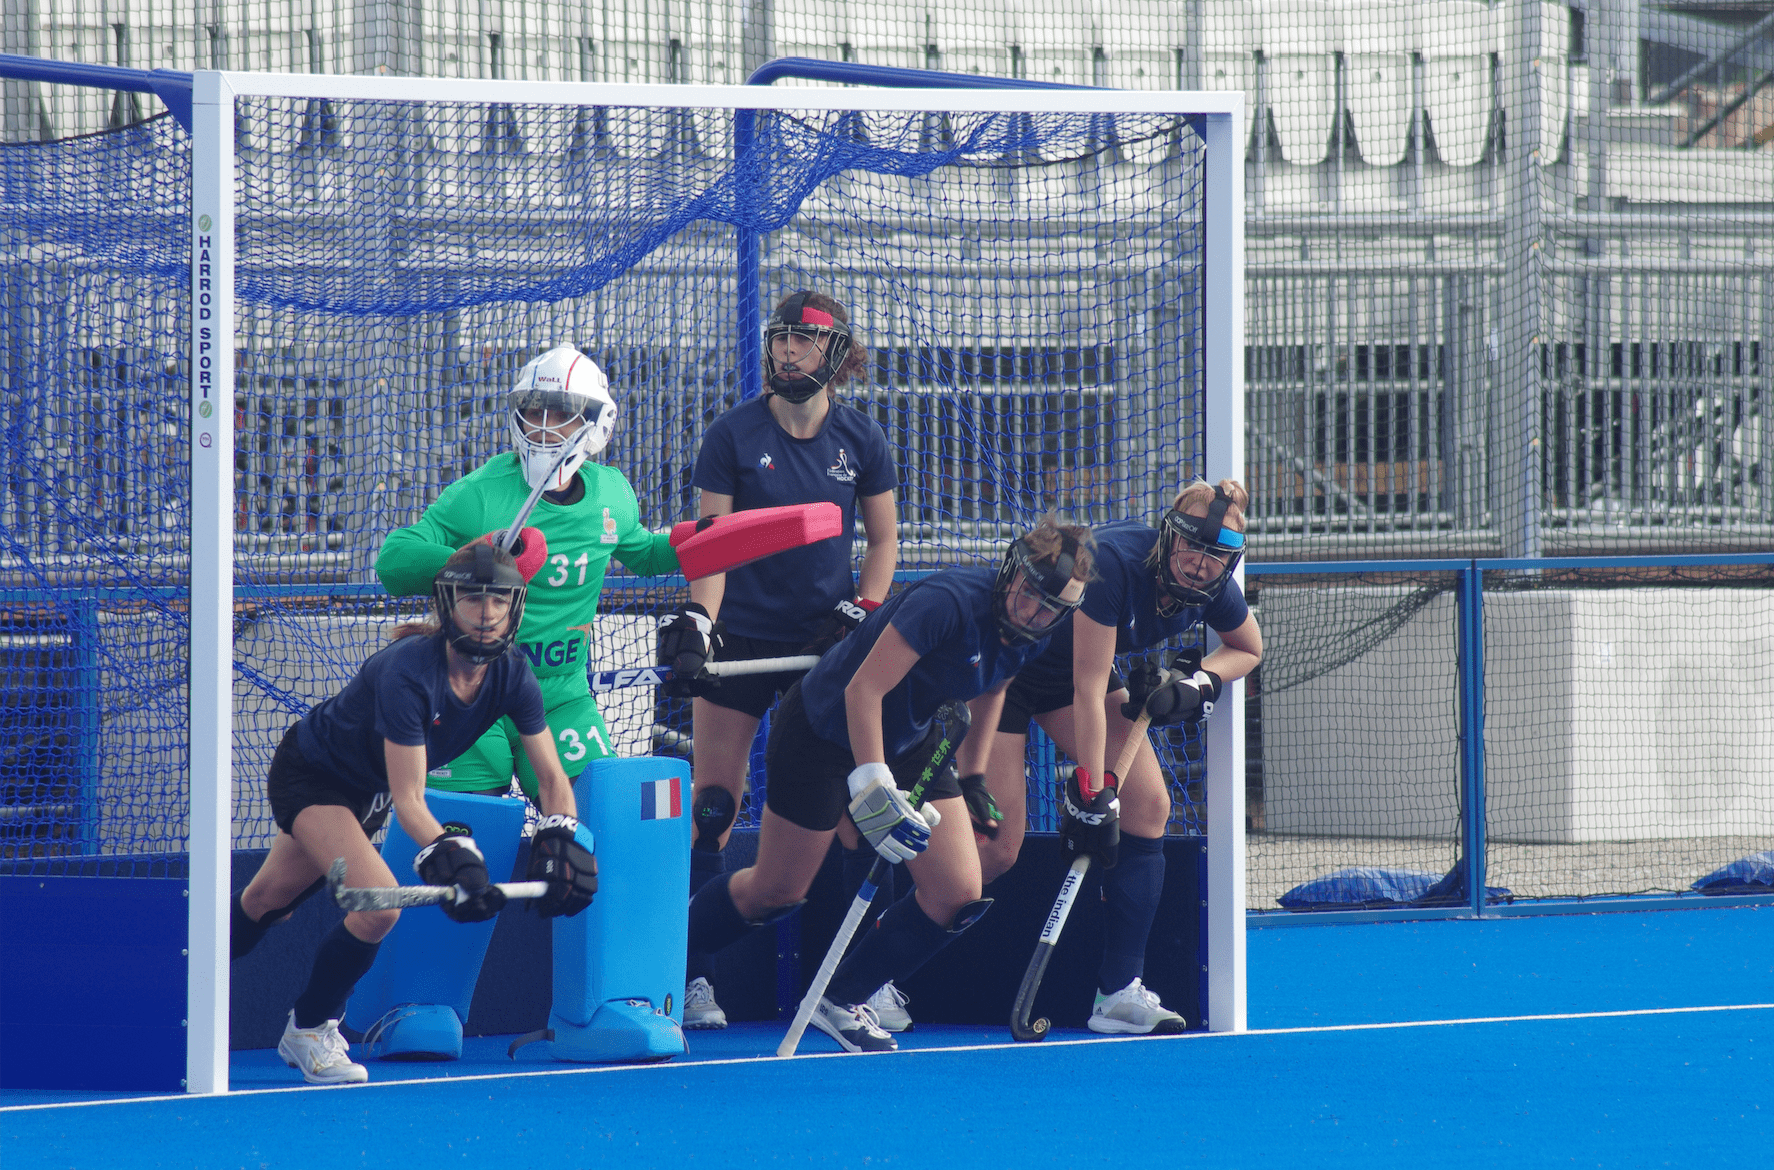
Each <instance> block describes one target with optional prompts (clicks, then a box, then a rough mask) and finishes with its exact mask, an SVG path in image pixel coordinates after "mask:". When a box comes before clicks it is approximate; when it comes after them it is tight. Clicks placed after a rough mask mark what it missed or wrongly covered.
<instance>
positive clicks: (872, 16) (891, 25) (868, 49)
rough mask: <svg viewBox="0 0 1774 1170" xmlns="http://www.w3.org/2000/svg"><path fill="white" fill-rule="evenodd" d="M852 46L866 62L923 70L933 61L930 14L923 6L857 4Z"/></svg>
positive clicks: (851, 18)
mask: <svg viewBox="0 0 1774 1170" xmlns="http://www.w3.org/2000/svg"><path fill="white" fill-rule="evenodd" d="M848 23H849V26H850V28H849V32H850V47H851V52H852V53H853V54H854V60H857V61H860V62H861V63H863V64H864V65H893V66H897V67H898V68H900V69H923V68H926V67H927V65H928V64H929V57H928V55H927V52H928V48H929V45H930V16H929V13H927V12H926V11H925V10H924V8H923V6H922V5H919V6H915V7H914V6H912V5H905V6H903V7H901V6H895V7H892V8H884V7H883V8H872V7H866V6H861V7H856V8H853V9H851V10H850V14H849V19H848Z"/></svg>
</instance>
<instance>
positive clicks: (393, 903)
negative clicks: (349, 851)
mask: <svg viewBox="0 0 1774 1170" xmlns="http://www.w3.org/2000/svg"><path fill="white" fill-rule="evenodd" d="M326 886H327V889H328V890H330V891H332V895H333V901H334V902H336V903H338V906H339V909H341V910H344V911H345V912H347V913H350V912H351V911H353V910H405V909H406V908H407V907H408V906H439V905H442V904H443V903H445V902H454V901H455V900H456V899H457V898H458V897H460V896H462V893H463V891H461V887H459V886H363V887H356V888H353V887H351V886H347V885H346V884H345V859H344V858H343V857H341V858H339V859H337V860H336V861H334V862H333V867H332V868H331V869H330V870H328V871H327V875H326ZM494 888H495V889H497V890H498V891H499V892H500V893H502V894H504V895H505V897H506V899H507V900H510V899H512V898H541V897H544V896H546V895H547V893H548V883H547V882H496V883H494Z"/></svg>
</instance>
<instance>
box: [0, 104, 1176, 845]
mask: <svg viewBox="0 0 1774 1170" xmlns="http://www.w3.org/2000/svg"><path fill="white" fill-rule="evenodd" d="M733 119H734V116H733V115H732V114H731V113H730V112H727V111H684V110H666V109H639V108H614V107H612V108H581V107H542V106H512V105H484V104H481V105H473V104H460V105H436V104H414V103H399V102H369V101H352V102H343V101H334V102H326V101H319V100H302V99H281V98H253V99H242V100H240V101H239V102H238V103H237V108H236V129H237V151H238V165H237V187H236V193H237V206H236V214H237V239H236V243H237V265H238V268H237V276H236V281H237V284H236V313H237V334H236V340H235V346H236V359H237V360H236V369H237V378H236V387H235V417H234V424H235V428H236V458H237V476H236V482H235V488H236V496H235V509H234V537H235V542H236V546H235V547H236V561H235V577H236V587H237V609H236V614H235V621H234V632H235V666H236V670H235V678H234V695H235V716H234V745H233V746H234V757H233V761H234V776H235V801H234V811H235V843H236V845H237V846H240V847H255V846H258V847H262V846H264V845H266V844H268V843H269V840H270V838H271V836H272V835H273V834H274V832H275V830H274V827H273V826H272V823H271V820H270V815H269V809H268V807H267V806H266V803H265V800H264V795H263V778H264V774H265V769H266V767H267V766H268V764H269V760H270V754H271V751H272V749H273V748H274V747H275V745H276V742H277V740H278V739H279V738H280V737H281V735H282V734H283V732H284V730H285V729H286V728H287V727H288V725H289V724H290V723H291V722H292V721H293V720H294V719H295V718H296V717H297V716H298V715H299V714H300V713H301V712H302V711H304V710H306V709H307V707H308V706H309V705H310V704H312V703H313V702H315V701H317V700H318V699H320V698H323V697H325V696H326V695H328V694H331V693H333V692H334V691H336V690H337V689H338V688H339V687H340V686H342V685H343V683H344V682H345V681H346V679H348V678H349V677H350V675H351V673H352V672H353V671H354V670H355V669H356V667H357V666H358V664H359V663H361V662H362V660H363V659H364V658H365V657H366V656H367V655H368V654H369V653H370V652H372V651H373V650H374V649H375V648H376V647H377V646H379V645H381V644H384V642H385V640H386V636H387V632H388V631H389V630H390V629H391V628H392V627H393V626H394V625H395V624H396V623H398V622H400V621H403V620H409V619H412V618H416V617H420V616H423V612H422V611H423V607H422V606H421V605H420V604H419V601H418V600H417V599H392V598H389V597H388V596H387V595H386V594H385V593H384V592H383V590H382V589H381V587H380V585H378V584H377V582H376V577H375V575H374V572H373V568H372V566H373V563H374V560H375V557H376V554H377V551H378V550H379V548H380V546H381V542H382V540H383V538H384V537H385V536H386V535H387V533H388V532H389V531H390V530H392V529H394V528H397V527H401V526H403V525H406V524H410V523H412V522H413V521H414V520H416V519H417V518H418V516H419V515H420V513H421V512H422V511H423V510H424V508H425V507H426V506H427V505H428V504H430V503H431V502H432V501H433V500H435V499H436V498H437V496H438V494H439V493H440V492H441V490H442V489H443V488H444V487H445V486H446V485H448V484H449V483H450V482H452V481H454V480H455V479H457V478H459V477H461V476H463V475H465V474H467V473H469V472H470V471H472V470H473V469H475V468H476V467H478V466H480V465H481V464H482V463H484V462H485V461H486V460H487V459H489V458H491V457H492V456H494V455H497V454H499V453H500V452H502V451H504V450H506V449H507V448H508V443H509V440H508V436H507V415H506V407H505V394H506V392H507V391H508V390H509V389H510V387H511V385H512V383H513V381H514V380H515V377H516V374H517V371H518V370H519V369H520V368H521V367H522V365H523V364H524V362H526V361H527V360H528V359H529V358H530V357H532V356H534V355H536V354H537V353H539V352H541V351H543V350H544V349H547V348H550V347H552V346H554V345H557V344H561V343H565V342H571V343H573V344H575V345H577V346H578V347H579V348H580V349H582V350H584V351H585V352H586V353H588V354H590V355H592V356H593V357H594V358H595V359H596V360H597V361H598V362H599V363H600V364H601V365H602V366H603V367H604V369H605V371H606V372H607V373H608V375H609V377H610V380H611V384H612V389H613V392H614V393H615V395H616V397H617V400H618V402H619V404H620V408H621V411H622V418H621V422H620V423H619V425H618V429H617V432H616V435H615V438H614V440H613V441H612V443H611V445H610V447H609V448H608V449H607V451H606V452H605V453H604V455H603V456H601V457H602V458H604V459H605V460H607V461H608V462H609V463H611V464H613V465H614V466H616V467H618V468H619V469H620V470H621V471H622V472H623V473H624V474H625V475H626V476H627V477H628V479H629V481H630V482H631V483H632V484H633V485H634V487H635V490H636V494H637V496H638V498H639V501H640V505H641V509H642V518H643V520H644V522H645V523H646V524H647V525H648V526H649V527H651V528H654V529H660V528H663V527H665V526H668V525H670V524H672V523H674V522H676V521H679V520H682V519H686V518H689V517H692V516H693V515H694V514H695V506H696V501H695V499H694V495H695V493H693V492H692V490H691V487H690V483H689V479H690V472H691V468H692V465H693V462H694V459H695V454H696V451H697V449H698V446H699V444H700V441H701V436H702V433H703V431H704V429H705V428H706V426H707V425H708V423H709V422H710V421H711V420H712V419H713V418H715V417H716V416H717V415H719V414H720V413H721V412H722V411H724V410H726V409H727V408H729V407H731V406H733V405H734V404H736V403H737V402H739V401H740V400H741V398H742V396H743V395H744V394H745V393H746V392H747V383H748V382H754V383H755V373H751V372H750V371H744V370H742V369H741V353H742V347H741V344H740V340H741V339H740V335H739V325H738V322H739V320H740V316H741V314H740V311H739V310H740V302H741V298H742V297H743V298H750V299H753V300H755V301H756V302H757V303H758V304H760V305H762V306H765V307H766V308H767V307H768V306H769V305H771V304H774V303H775V302H776V301H777V300H778V299H779V298H780V297H781V296H783V295H784V294H786V293H787V292H790V291H793V290H794V289H796V288H801V287H809V288H815V289H819V290H821V291H826V292H829V293H830V294H831V295H833V296H835V297H837V299H839V300H840V301H842V302H843V303H845V304H846V305H847V306H849V308H850V311H851V314H852V319H853V321H854V323H855V326H856V329H857V333H858V335H859V339H860V340H861V342H862V343H863V344H865V345H866V346H867V347H868V350H869V353H870V360H869V364H868V367H867V370H866V373H865V375H864V376H863V377H861V378H859V379H856V380H853V381H852V382H851V384H850V385H849V386H847V387H846V388H845V389H844V391H843V393H844V394H845V395H846V396H847V400H848V401H850V402H852V403H853V404H855V405H857V406H859V407H861V408H863V409H865V410H867V411H869V412H870V413H871V414H872V415H873V416H874V417H875V418H876V419H878V420H879V421H880V423H881V424H882V426H883V427H884V428H885V429H886V431H887V435H888V438H889V440H890V444H891V446H892V449H893V451H894V453H895V457H896V459H897V460H898V464H899V475H900V480H901V488H900V491H899V492H898V494H897V499H898V503H899V510H900V534H901V544H900V562H899V567H900V570H901V573H902V576H915V575H917V574H919V573H924V572H929V571H931V570H934V569H937V568H940V567H942V566H944V565H949V564H957V563H974V562H985V561H995V560H996V558H997V556H998V555H999V552H1000V550H1001V548H1002V545H1003V542H1004V541H1005V540H1006V539H1008V538H1009V537H1011V536H1014V535H1015V534H1016V533H1017V532H1019V531H1020V530H1021V529H1023V528H1025V527H1026V526H1028V525H1029V524H1030V523H1032V522H1033V521H1034V520H1035V519H1037V518H1038V517H1039V516H1040V515H1041V514H1042V513H1044V512H1046V511H1048V510H1054V509H1057V510H1059V511H1061V512H1062V513H1065V514H1067V515H1068V516H1070V517H1072V518H1075V519H1077V520H1079V521H1081V522H1102V521H1106V520H1110V519H1121V518H1127V517H1145V518H1148V519H1151V518H1154V517H1155V516H1156V515H1157V513H1158V512H1159V511H1160V510H1161V509H1162V508H1163V507H1165V506H1166V505H1167V504H1168V503H1169V501H1170V498H1171V495H1172V494H1173V493H1174V492H1175V490H1176V487H1177V486H1178V484H1179V483H1180V482H1181V481H1182V480H1184V479H1186V478H1188V476H1190V475H1191V474H1193V473H1195V472H1198V471H1199V470H1201V469H1202V466H1203V463H1202V451H1201V442H1202V435H1203V432H1204V419H1203V411H1202V388H1201V385H1200V369H1201V367H1200V361H1199V349H1200V328H1201V316H1200V314H1201V302H1200V295H1199V290H1200V286H1201V278H1202V270H1201V264H1202V259H1201V255H1202V242H1203V241H1202V224H1203V203H1202V196H1201V178H1202V161H1203V157H1202V147H1201V142H1200V139H1199V138H1198V136H1197V135H1196V134H1195V132H1194V130H1193V129H1192V128H1191V127H1190V126H1189V125H1188V123H1187V122H1186V120H1183V119H1180V118H1178V117H1174V116H1159V115H1139V116H1126V115H1122V116H1104V115H1064V114H1042V115H1027V114H1014V115H1007V114H937V113H909V114H905V113H879V112H863V113H855V112H849V113H846V112H823V113H822V112H817V111H814V112H807V111H803V112H795V113H763V114H760V115H759V116H758V117H757V118H756V121H755V126H753V127H752V128H751V133H752V144H751V146H750V147H748V148H746V149H744V150H742V151H740V152H738V153H737V155H736V153H735V151H734V147H733V142H734V140H735V135H734V126H733V125H732V123H733ZM743 138H744V134H743V133H742V134H741V140H743ZM189 145H190V143H189V139H188V137H187V136H186V135H185V133H184V132H183V131H182V130H181V129H180V128H179V127H178V126H177V125H176V124H175V123H174V122H172V120H171V119H169V118H160V119H156V120H153V121H150V122H147V123H144V124H141V125H138V126H134V127H131V128H128V129H126V130H122V131H117V132H112V133H106V134H99V135H93V136H89V137H86V138H81V139H75V140H69V141H63V142H53V143H45V144H31V145H17V146H8V147H5V148H0V184H4V209H3V210H0V232H3V233H5V243H6V246H5V249H4V251H5V254H6V255H7V256H9V257H12V258H13V259H11V260H9V261H8V264H7V267H6V269H5V275H4V282H5V283H4V286H3V288H4V293H3V297H4V299H3V302H0V312H3V313H4V315H5V318H6V321H5V324H6V328H5V331H4V341H3V342H0V344H4V346H5V349H4V359H3V360H4V369H3V370H0V373H3V375H4V378H5V385H6V393H7V394H8V396H9V397H8V406H9V408H10V409H9V414H8V425H9V427H10V433H9V435H8V439H9V443H8V445H7V463H6V479H5V482H4V484H3V485H0V536H3V539H4V541H5V563H6V569H7V576H8V580H7V582H6V584H7V586H8V587H9V592H8V593H7V609H6V627H5V630H4V639H5V640H3V641H0V666H3V673H0V684H3V685H4V690H3V691H0V706H3V709H0V720H5V721H7V726H6V727H5V728H4V729H0V742H4V743H5V744H6V745H7V748H8V751H9V753H10V754H8V755H6V756H5V757H0V818H3V819H0V847H3V848H4V850H5V853H6V856H7V857H8V858H13V859H21V858H36V859H50V860H55V859H59V861H58V864H63V865H68V864H74V863H76V862H78V864H81V865H86V864H88V863H89V861H90V859H93V858H118V859H124V858H138V857H155V856H171V855H176V854H177V853H179V852H180V851H181V850H182V847H183V837H184V811H183V810H184V805H185V790H184V784H185V769H186V750H187V743H186V731H185V728H186V707H185V704H186V690H185V682H186V679H185V674H186V669H187V668H186V662H187V658H188V655H187V649H186V644H187V623H186V617H185V615H186V613H187V610H188V602H187V600H186V598H187V594H186V592H185V576H184V574H185V568H186V565H187V551H186V550H187V549H188V539H189V523H190V521H189V507H188V490H187V488H186V485H185V480H186V474H187V472H186V467H187V450H186V431H187V422H186V419H185V417H184V414H183V411H184V402H185V395H186V385H185V377H186V376H185V371H184V368H183V366H182V364H181V363H182V361H183V357H182V354H183V350H184V347H185V342H184V333H185V328H186V324H185V311H186V305H187V298H188V291H187V281H188V269H187V264H188V251H187V250H188V244H189V234H188V226H187V223H186V220H187V218H188V214H189V212H188V190H189V179H188V164H187V161H186V160H187V157H188V150H189ZM746 235H751V236H753V237H755V239H756V241H757V247H758V262H757V268H756V271H755V272H750V271H745V272H743V273H742V266H741V264H740V263H739V256H740V254H741V239H742V236H746ZM748 374H750V375H751V376H750V377H748V376H747V375H748ZM858 547H859V549H860V544H859V546H858ZM613 567H614V566H613ZM681 591H682V583H681V582H674V581H670V580H653V579H638V578H634V577H625V576H621V575H613V576H612V578H611V579H610V583H609V587H608V588H607V589H606V591H605V594H604V597H603V601H602V604H601V613H600V617H599V619H598V622H597V625H596V628H595V630H594V631H593V635H592V642H593V663H594V665H595V666H596V667H598V668H600V669H607V668H613V667H623V666H635V665H641V664H644V663H648V662H650V661H651V657H652V637H653V635H652V631H653V626H654V621H655V614H656V612H657V611H658V610H659V609H661V608H662V607H664V606H666V605H669V604H674V603H675V602H676V601H677V600H678V599H679V598H680V597H681ZM600 705H601V706H602V709H603V713H604V718H605V721H606V723H607V725H608V727H609V731H610V734H611V739H612V741H613V742H612V746H613V747H614V748H615V749H616V750H617V751H619V752H621V753H624V754H642V753H647V752H668V753H674V754H688V750H689V734H690V728H689V726H688V722H687V716H688V711H687V709H686V708H685V707H684V706H683V705H680V704H675V703H671V702H668V701H663V700H661V699H660V698H659V697H658V696H657V695H656V693H655V692H654V691H653V690H652V689H637V690H628V691H617V692H610V693H607V694H606V695H605V696H603V697H602V699H601V704H600ZM1035 750H1036V751H1037V752H1038V751H1039V745H1037V748H1036V749H1035ZM1198 750H1199V749H1198V747H1194V748H1191V747H1189V746H1188V745H1184V744H1181V743H1178V744H1176V745H1174V746H1173V748H1172V750H1171V752H1170V755H1171V756H1172V759H1171V761H1170V762H1171V763H1172V764H1173V769H1174V775H1175V777H1176V780H1177V789H1178V795H1179V798H1180V799H1179V802H1178V805H1177V809H1178V818H1179V825H1180V826H1188V827H1198V824H1199V820H1198V814H1199V812H1200V807H1199V804H1198V803H1197V802H1195V801H1193V800H1191V799H1190V798H1189V796H1190V792H1191V785H1190V782H1191V781H1192V780H1195V779H1198V777H1199V764H1198V763H1194V764H1192V763H1190V762H1189V761H1188V760H1187V758H1186V756H1187V754H1188V753H1189V752H1190V751H1195V752H1196V753H1197V754H1198ZM1051 775H1052V774H1051V771H1050V770H1048V769H1042V770H1041V772H1040V774H1039V775H1033V774H1032V779H1031V801H1030V809H1031V819H1032V822H1033V823H1034V824H1035V825H1036V827H1048V825H1049V823H1050V822H1051V819H1052V817H1051V812H1052V792H1053V789H1052V785H1051ZM1194 791H1195V792H1196V793H1197V794H1198V788H1196V789H1194Z"/></svg>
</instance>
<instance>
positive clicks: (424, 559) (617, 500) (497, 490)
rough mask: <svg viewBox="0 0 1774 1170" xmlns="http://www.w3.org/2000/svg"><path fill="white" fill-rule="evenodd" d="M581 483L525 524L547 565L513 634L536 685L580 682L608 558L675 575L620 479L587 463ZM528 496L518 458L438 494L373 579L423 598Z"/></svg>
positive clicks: (666, 544) (398, 533)
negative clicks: (464, 550)
mask: <svg viewBox="0 0 1774 1170" xmlns="http://www.w3.org/2000/svg"><path fill="white" fill-rule="evenodd" d="M579 479H580V480H581V481H582V482H583V483H584V484H585V494H584V495H583V496H581V497H580V498H579V500H578V501H577V502H575V503H571V504H557V503H555V502H554V501H553V500H551V499H549V498H548V497H547V496H543V497H542V498H541V499H540V500H538V501H537V502H536V510H535V511H534V512H531V513H530V518H529V519H528V520H527V521H525V524H526V525H527V526H529V527H533V528H540V529H541V530H542V534H543V536H545V537H547V539H548V560H547V561H546V562H545V563H544V564H543V566H542V567H541V568H540V569H539V570H537V572H536V575H535V576H534V577H532V578H531V579H530V591H529V595H528V596H527V597H526V598H525V600H524V621H523V625H521V626H519V627H518V632H517V638H518V645H519V647H520V648H521V649H522V650H523V652H524V656H525V657H526V658H528V659H529V660H530V665H531V666H532V667H534V668H535V671H536V675H537V677H538V678H542V679H547V678H550V677H552V676H556V675H567V674H574V673H576V674H578V676H579V678H580V680H581V681H583V680H584V678H585V672H586V668H587V663H586V646H587V643H588V642H589V640H590V636H591V629H592V623H593V622H594V621H595V620H596V618H597V603H598V594H599V593H601V592H602V591H603V587H604V570H605V569H606V568H607V567H608V566H609V563H610V557H611V556H612V555H614V556H615V558H616V559H617V560H619V561H621V562H622V563H623V564H624V565H627V566H628V567H629V568H630V569H631V570H633V571H634V572H636V573H638V574H641V575H642V576H655V575H658V574H661V573H672V572H676V571H677V569H678V557H677V553H676V552H674V551H672V547H671V543H670V537H669V536H668V535H667V534H666V533H653V532H649V531H647V529H646V528H645V527H643V526H642V525H641V517H640V505H639V504H638V503H636V501H635V495H634V488H632V487H630V486H629V483H628V480H627V479H626V478H625V477H624V476H623V474H622V473H621V472H620V471H617V470H616V469H615V468H613V467H606V466H604V465H602V464H599V463H590V462H587V463H585V464H584V465H582V466H581V467H580V468H579ZM529 497H530V485H529V484H528V483H526V482H525V481H524V473H523V469H522V467H521V465H520V464H519V463H518V458H517V456H516V455H515V454H512V453H510V452H507V453H506V454H503V455H500V456H498V457H496V458H494V459H492V460H490V461H488V463H487V464H486V465H485V466H484V467H481V468H480V469H479V470H478V471H476V472H474V474H472V475H469V476H467V477H465V478H463V479H459V480H457V481H456V482H455V483H453V484H451V485H450V486H449V487H447V488H445V489H444V492H443V495H441V496H439V497H438V498H437V501H436V502H435V503H433V504H432V505H431V506H430V507H429V508H427V509H425V514H424V515H423V516H421V517H420V518H419V522H418V523H416V524H414V525H412V526H410V527H407V528H397V529H395V530H394V531H393V532H390V533H389V534H388V539H387V540H385V541H383V542H382V552H381V555H379V556H378V557H377V558H376V576H377V577H379V578H380V579H381V581H382V585H383V587H384V588H386V589H387V590H388V592H390V593H392V594H395V595H396V596H414V595H424V594H429V593H430V592H431V579H432V578H433V577H434V576H436V575H437V571H438V570H439V569H441V568H443V564H444V562H445V561H446V560H448V559H449V557H450V554H451V553H453V552H455V551H456V550H457V549H459V548H461V547H462V546H463V545H465V544H467V543H468V542H469V541H471V540H474V539H475V538H476V537H478V536H483V535H485V534H486V533H488V532H492V531H494V530H496V529H503V528H505V527H507V526H509V525H510V524H511V521H512V519H513V518H514V517H516V515H517V513H518V509H520V508H522V507H523V506H524V501H525V500H527V499H529Z"/></svg>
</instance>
